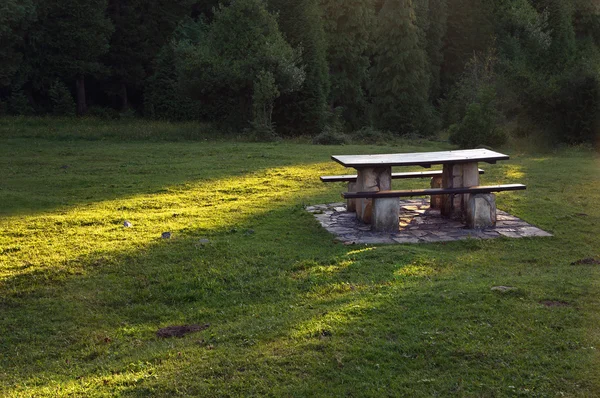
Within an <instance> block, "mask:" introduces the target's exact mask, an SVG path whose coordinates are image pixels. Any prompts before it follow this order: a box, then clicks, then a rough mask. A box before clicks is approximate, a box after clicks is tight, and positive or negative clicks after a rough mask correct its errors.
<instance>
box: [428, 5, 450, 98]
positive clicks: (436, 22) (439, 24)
mask: <svg viewBox="0 0 600 398" xmlns="http://www.w3.org/2000/svg"><path fill="white" fill-rule="evenodd" d="M428 11H429V12H428V15H429V26H428V29H427V32H426V43H427V44H426V52H427V57H428V59H429V70H430V72H429V74H430V79H431V82H430V85H429V97H430V100H431V102H432V103H435V102H436V101H437V100H438V99H439V97H440V96H441V81H440V72H441V68H442V64H443V63H444V53H443V46H444V39H445V37H446V28H447V21H448V9H447V4H446V0H429V10H428Z"/></svg>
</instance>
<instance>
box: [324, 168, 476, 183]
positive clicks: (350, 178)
mask: <svg viewBox="0 0 600 398" xmlns="http://www.w3.org/2000/svg"><path fill="white" fill-rule="evenodd" d="M484 173H485V171H484V170H483V169H479V174H484ZM441 175H442V170H434V171H412V172H404V173H392V179H394V180H396V179H402V178H427V177H437V176H441ZM357 178H358V176H357V175H356V174H345V175H339V176H321V181H323V182H356V179H357Z"/></svg>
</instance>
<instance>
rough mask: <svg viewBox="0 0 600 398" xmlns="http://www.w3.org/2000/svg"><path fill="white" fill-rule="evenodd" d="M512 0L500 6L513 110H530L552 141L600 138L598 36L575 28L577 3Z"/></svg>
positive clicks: (501, 62) (501, 44)
mask: <svg viewBox="0 0 600 398" xmlns="http://www.w3.org/2000/svg"><path fill="white" fill-rule="evenodd" d="M512 3H514V4H516V6H514V5H512ZM512 3H510V2H503V3H500V4H499V5H497V11H496V14H497V15H498V16H499V20H498V27H499V29H500V30H499V33H500V34H499V37H501V38H502V39H501V40H500V41H499V50H500V60H499V69H500V71H501V73H502V77H503V80H502V82H503V86H504V90H505V91H506V93H505V94H504V97H506V99H508V101H506V100H503V102H504V103H505V105H508V106H507V111H508V113H509V114H516V115H521V114H525V115H527V117H528V118H530V119H532V120H534V121H535V122H536V123H538V124H539V125H540V126H543V127H544V129H546V131H547V140H548V141H551V142H552V141H558V142H561V141H562V142H568V143H581V142H592V143H593V142H595V141H596V140H597V137H598V136H599V135H600V131H599V130H598V127H597V126H598V120H599V118H600V110H599V105H600V96H599V94H600V92H599V91H598V81H599V75H598V69H597V65H598V64H599V62H600V54H599V52H598V47H597V46H596V45H595V44H594V43H593V37H591V36H589V35H585V34H583V35H581V36H580V37H579V38H578V37H577V35H576V34H575V21H574V16H575V15H576V11H575V10H576V9H575V8H574V7H575V5H574V3H573V2H571V1H555V0H546V1H545V2H542V4H541V5H540V4H535V3H534V4H531V3H529V2H528V1H527V0H513V2H512ZM535 6H537V8H536V7H535ZM507 10H510V11H511V12H506V11H507ZM580 26H581V25H580Z"/></svg>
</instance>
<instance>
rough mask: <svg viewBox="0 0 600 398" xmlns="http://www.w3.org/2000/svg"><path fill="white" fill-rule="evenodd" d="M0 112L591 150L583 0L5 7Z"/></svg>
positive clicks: (594, 71)
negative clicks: (544, 141)
mask: <svg viewBox="0 0 600 398" xmlns="http://www.w3.org/2000/svg"><path fill="white" fill-rule="evenodd" d="M3 3H4V4H3V6H2V15H0V21H1V23H0V58H1V59H2V60H3V62H2V64H1V65H0V114H24V115H31V114H40V115H43V114H56V115H75V114H77V115H85V114H92V115H96V116H104V117H117V116H118V115H119V114H136V115H143V116H144V117H148V118H156V119H166V120H202V121H209V122H214V123H218V124H219V125H221V126H223V128H231V129H236V130H238V131H239V129H245V130H244V131H248V132H249V133H252V134H257V135H258V136H260V137H264V138H268V137H272V136H275V135H298V134H310V135H313V136H314V135H319V134H321V135H323V134H325V135H327V134H330V135H334V134H336V133H338V132H343V131H354V130H361V129H363V130H365V129H366V130H368V129H377V130H382V131H390V132H393V133H394V134H400V135H418V136H428V135H431V134H434V133H435V132H436V131H438V130H439V129H440V128H447V129H448V131H449V132H450V138H451V140H452V141H453V142H455V143H457V144H459V145H460V146H463V147H467V146H473V145H480V144H486V145H496V144H501V143H502V142H503V141H504V140H505V139H506V131H507V130H511V132H512V133H514V134H518V135H527V134H529V133H530V131H532V130H535V129H537V130H540V131H543V132H544V134H546V135H547V138H548V139H549V140H553V141H556V142H569V143H581V142H593V141H594V140H596V139H597V138H598V131H599V130H600V110H599V108H600V51H599V48H600V5H598V4H597V2H595V1H594V0H229V1H227V0H222V1H221V2H219V1H218V0H204V1H198V0H108V1H107V0H94V1H91V0H4V1H3Z"/></svg>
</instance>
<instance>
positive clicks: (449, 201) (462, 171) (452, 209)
mask: <svg viewBox="0 0 600 398" xmlns="http://www.w3.org/2000/svg"><path fill="white" fill-rule="evenodd" d="M477 185H479V172H478V169H477V163H454V164H445V165H444V170H443V175H442V186H443V187H444V188H457V187H473V186H477ZM468 200H469V194H460V195H444V199H443V204H442V208H441V213H442V216H444V217H450V218H453V219H458V220H460V219H462V218H464V216H465V208H466V205H467V201H468Z"/></svg>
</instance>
